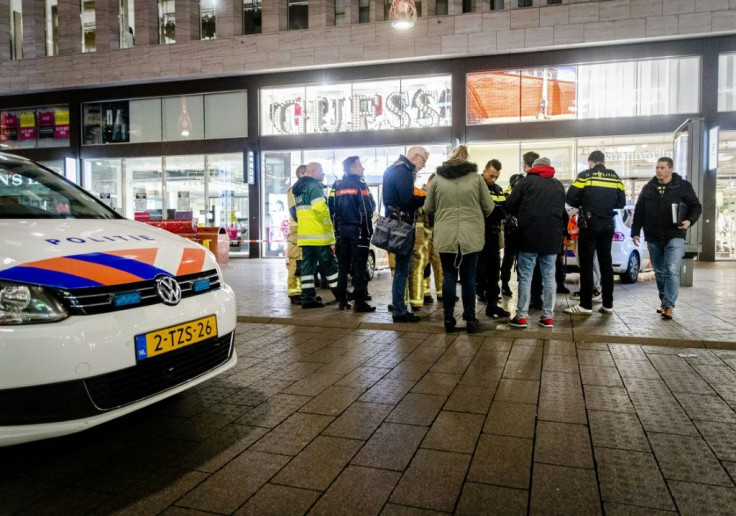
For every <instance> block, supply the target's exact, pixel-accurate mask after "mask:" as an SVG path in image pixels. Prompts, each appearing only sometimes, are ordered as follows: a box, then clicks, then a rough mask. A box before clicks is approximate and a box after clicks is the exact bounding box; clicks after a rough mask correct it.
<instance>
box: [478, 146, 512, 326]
mask: <svg viewBox="0 0 736 516" xmlns="http://www.w3.org/2000/svg"><path fill="white" fill-rule="evenodd" d="M499 175H501V162H500V161H498V160H497V159H492V160H491V161H489V162H488V163H487V164H486V168H485V169H484V170H483V180H484V181H485V182H486V185H487V186H488V190H489V191H490V193H491V199H493V204H494V208H493V211H492V212H491V214H490V215H489V216H488V217H486V228H485V229H486V231H485V237H486V242H485V245H484V246H483V251H481V254H480V259H479V260H478V269H477V272H476V283H477V285H478V287H477V290H478V292H479V296H478V297H479V298H480V299H481V301H485V302H486V303H487V306H486V315H487V316H488V317H494V318H498V317H508V316H509V315H511V314H510V313H509V312H507V311H506V310H504V308H503V307H502V306H499V305H498V296H499V294H500V293H501V289H499V287H498V279H499V273H500V271H501V246H500V237H501V224H502V223H503V220H504V217H505V216H506V212H505V211H504V209H503V205H504V203H505V202H506V195H505V194H504V193H503V188H501V187H500V186H499V185H498V184H497V183H496V181H497V180H498V176H499Z"/></svg>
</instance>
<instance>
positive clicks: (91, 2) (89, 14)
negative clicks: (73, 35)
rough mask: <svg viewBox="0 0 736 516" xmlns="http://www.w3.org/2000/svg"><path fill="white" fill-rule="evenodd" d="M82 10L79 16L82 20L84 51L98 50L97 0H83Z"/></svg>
mask: <svg viewBox="0 0 736 516" xmlns="http://www.w3.org/2000/svg"><path fill="white" fill-rule="evenodd" d="M81 4H82V11H81V14H80V15H79V18H80V20H81V22H82V53H88V52H95V51H96V50H97V20H96V17H95V0H81Z"/></svg>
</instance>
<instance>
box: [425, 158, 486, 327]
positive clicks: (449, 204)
mask: <svg viewBox="0 0 736 516" xmlns="http://www.w3.org/2000/svg"><path fill="white" fill-rule="evenodd" d="M424 208H425V210H426V211H427V213H429V214H430V215H434V247H435V249H437V251H438V252H439V253H440V261H441V262H442V273H443V275H444V280H443V283H442V294H443V298H444V300H443V303H444V309H445V331H447V332H448V333H451V332H454V331H457V330H458V329H459V328H457V327H456V324H457V323H456V321H455V316H454V310H455V292H456V288H457V277H458V273H459V274H460V283H461V286H462V300H463V319H464V320H466V321H467V322H468V327H467V329H468V333H475V332H476V331H478V325H479V322H478V319H477V318H476V317H475V269H476V265H477V263H478V256H479V255H480V252H481V251H482V250H483V246H484V244H485V218H486V217H487V216H488V215H490V213H491V212H492V211H493V200H492V199H491V194H490V193H489V191H488V187H487V186H486V184H485V182H484V181H483V177H482V176H481V175H480V174H478V166H477V165H475V164H474V163H470V162H469V161H468V148H467V147H466V146H465V145H460V146H459V147H457V148H455V150H453V152H452V154H451V155H450V159H448V160H447V161H445V162H444V163H443V164H442V165H441V166H439V167H438V168H437V177H436V178H435V180H434V181H433V182H432V185H431V186H430V187H429V192H428V193H427V201H426V203H425V204H424Z"/></svg>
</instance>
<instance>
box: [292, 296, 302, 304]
mask: <svg viewBox="0 0 736 516" xmlns="http://www.w3.org/2000/svg"><path fill="white" fill-rule="evenodd" d="M289 299H290V300H291V304H292V305H300V304H302V298H301V296H289Z"/></svg>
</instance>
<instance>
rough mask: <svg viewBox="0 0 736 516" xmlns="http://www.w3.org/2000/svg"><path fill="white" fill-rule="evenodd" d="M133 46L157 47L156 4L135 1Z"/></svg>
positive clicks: (145, 0)
mask: <svg viewBox="0 0 736 516" xmlns="http://www.w3.org/2000/svg"><path fill="white" fill-rule="evenodd" d="M133 9H134V11H135V46H137V47H139V46H147V45H158V2H156V1H154V0H135V6H134V8H133Z"/></svg>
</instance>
